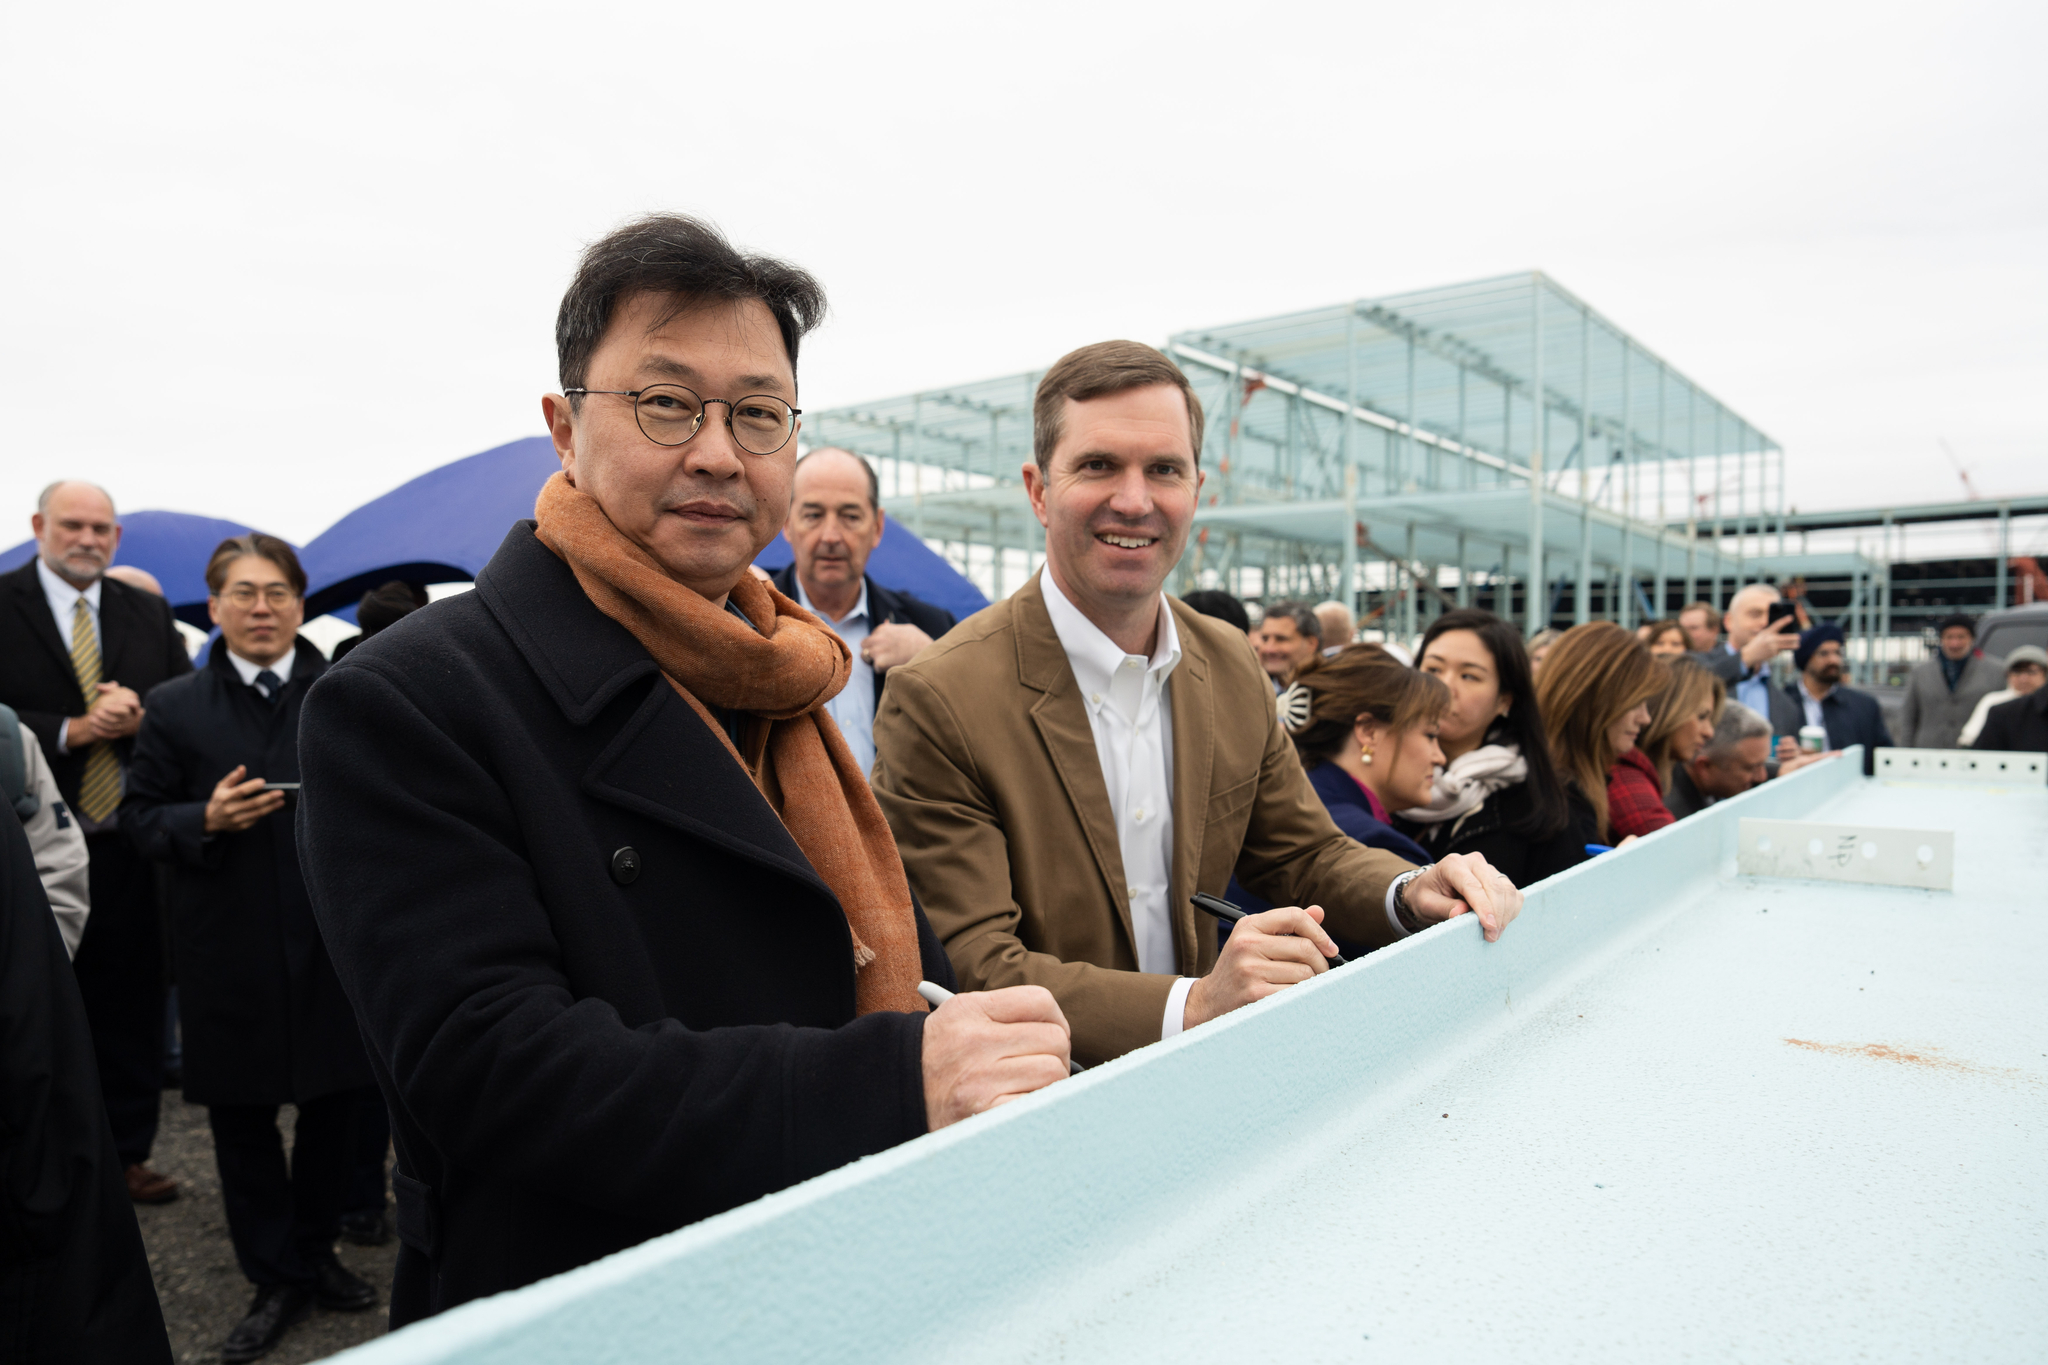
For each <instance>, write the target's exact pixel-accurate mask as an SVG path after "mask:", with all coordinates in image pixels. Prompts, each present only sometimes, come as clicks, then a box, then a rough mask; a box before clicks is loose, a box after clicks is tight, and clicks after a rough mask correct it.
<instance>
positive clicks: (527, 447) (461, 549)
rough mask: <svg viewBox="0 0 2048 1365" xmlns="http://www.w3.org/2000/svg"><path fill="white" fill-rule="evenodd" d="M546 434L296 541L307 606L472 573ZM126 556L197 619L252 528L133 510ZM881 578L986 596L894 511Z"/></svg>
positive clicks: (781, 545) (774, 553)
mask: <svg viewBox="0 0 2048 1365" xmlns="http://www.w3.org/2000/svg"><path fill="white" fill-rule="evenodd" d="M559 467H560V466H559V463H558V462H557V460H556V459H555V448H554V445H553V443H552V442H551V441H549V440H548V438H547V437H545V436H532V437H528V438H527V439H526V440H523V441H513V442H511V443H509V444H507V445H502V446H498V447H496V448H495V449H492V450H486V451H484V452H483V453H482V454H480V455H471V456H469V457H467V458H466V459H461V460H456V461H454V462H453V463H451V464H445V465H442V466H441V467H440V468H439V469H436V470H433V471H431V472H429V473H426V474H422V475H420V476H419V477H418V478H417V479H414V480H412V481H411V482H409V483H404V484H401V485H399V486H398V487H397V488H394V489H392V490H391V491H390V492H389V493H386V494H384V496H382V497H380V498H376V499H374V500H372V501H370V502H367V503H364V504H363V505H362V506H361V507H358V508H357V509H356V510H355V511H353V512H350V513H349V514H348V515H347V516H345V517H343V518H342V519H341V520H340V521H337V522H335V523H334V525H332V526H330V527H328V528H327V529H326V530H325V531H323V532H321V533H320V534H319V535H318V536H316V537H314V539H313V540H312V541H311V542H310V543H309V544H307V545H306V547H305V548H304V549H302V550H300V551H299V562H300V563H301V564H303V565H304V566H305V569H306V583H307V595H306V615H307V616H308V617H313V616H318V615H320V614H322V613H323V612H332V613H334V614H335V615H336V616H339V617H342V618H343V619H345V620H349V621H353V620H355V611H356V603H357V602H358V601H360V600H361V598H362V595H363V594H364V593H366V592H368V591H369V590H370V589H371V588H374V587H376V586H377V585H378V584H380V583H385V582H388V581H390V580H391V579H394V578H397V579H402V580H404V581H405V582H408V583H416V584H426V583H459V582H467V581H468V580H470V579H472V578H475V577H476V575H477V571H478V570H479V569H481V568H483V566H484V565H485V564H487V563H489V562H490V558H491V555H492V553H493V552H495V551H496V550H497V548H498V544H499V542H501V541H503V540H504V539H505V532H506V531H507V530H509V529H511V526H512V524H513V523H514V522H516V521H521V520H524V519H525V518H527V517H530V516H532V515H533V500H534V499H535V498H536V497H537V496H539V494H540V486H541V485H542V484H544V483H546V482H547V479H548V475H550V474H552V473H554V472H555V470H556V469H557V468H559ZM121 521H122V527H123V530H122V535H121V550H120V553H119V554H118V555H117V556H115V558H116V561H117V562H119V563H122V564H134V565H136V566H138V567H140V568H144V569H147V570H149V571H150V572H151V573H153V574H155V575H156V576H157V578H158V579H159V580H160V581H161V582H162V583H163V585H164V592H165V594H166V596H168V597H169V598H170V602H171V606H172V609H173V610H175V611H177V613H178V615H179V616H180V617H182V618H184V619H185V620H187V621H190V622H191V623H192V624H193V625H196V626H199V627H201V628H204V627H205V626H206V625H207V624H208V622H207V619H206V580H205V572H206V561H207V558H208V556H210V555H211V554H212V553H213V549H214V547H215V546H216V545H218V544H220V543H221V541H223V540H225V539H227V538H228V537H229V536H238V535H242V534H245V533H246V532H247V531H248V529H249V528H248V527H246V526H243V525H240V524H239V523H236V522H231V521H217V520H215V519H213V518H211V517H198V516H192V515H189V514H187V513H184V512H131V513H129V514H127V515H126V516H124V517H123V518H122V519H121ZM34 553H35V542H34V541H26V542H24V543H23V544H20V545H16V546H15V547H13V548H12V549H10V550H8V551H6V552H5V553H4V554H0V570H5V569H11V568H13V567H14V566H16V565H18V564H24V563H27V562H28V559H29V557H30V556H31V555H33V554H34ZM790 553H791V552H790V548H789V542H788V541H786V540H784V539H783V538H782V537H781V536H777V537H776V538H775V540H774V542H773V543H772V544H770V545H769V546H768V548H767V549H765V550H763V551H762V552H761V554H760V556H759V557H758V558H757V559H756V561H755V562H756V563H758V564H760V565H761V567H762V568H764V569H779V568H781V567H782V566H783V565H785V564H787V563H789V561H790ZM868 572H869V574H871V575H873V577H874V579H875V581H876V582H878V583H880V584H882V585H883V586H884V587H889V588H894V589H896V590H897V591H899V592H907V593H910V594H912V595H913V596H916V597H921V598H923V599H924V600H925V601H927V602H930V603H932V604H934V605H935V606H940V607H944V608H945V609H946V610H948V611H950V612H952V613H953V614H954V615H955V616H958V617H961V618H963V619H964V618H966V617H968V616H971V615H973V614H974V613H975V612H977V611H980V610H981V609H982V608H983V607H985V606H987V605H988V599H987V598H986V597H983V596H982V595H981V592H980V591H979V590H978V589H977V588H976V587H975V586H974V584H972V583H970V582H969V581H968V580H967V579H965V578H963V577H961V576H960V574H958V573H957V572H955V571H954V569H953V566H952V565H950V564H948V563H947V562H946V561H945V560H944V559H943V558H942V557H940V556H939V555H937V554H934V553H933V552H932V551H931V549H930V548H929V547H927V546H926V545H925V543H924V542H923V541H921V540H919V539H918V538H917V537H916V536H914V535H912V534H911V533H910V532H908V531H906V530H905V529H903V528H902V527H901V526H899V525H897V524H896V523H895V522H893V521H891V522H888V523H886V524H885V526H884V529H883V534H882V543H881V544H880V545H878V546H876V547H875V553H874V554H873V556H872V557H870V558H869V560H868Z"/></svg>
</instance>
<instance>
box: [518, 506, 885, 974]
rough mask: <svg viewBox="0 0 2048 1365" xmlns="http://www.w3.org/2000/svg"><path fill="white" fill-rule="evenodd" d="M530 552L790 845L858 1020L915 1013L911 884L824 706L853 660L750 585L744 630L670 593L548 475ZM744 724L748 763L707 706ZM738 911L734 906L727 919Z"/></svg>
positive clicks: (743, 581) (746, 581)
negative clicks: (694, 718)
mask: <svg viewBox="0 0 2048 1365" xmlns="http://www.w3.org/2000/svg"><path fill="white" fill-rule="evenodd" d="M534 515H535V517H536V518H537V519H538V521H539V523H540V525H539V528H538V529H539V536H540V541H541V543H542V544H543V545H546V546H547V547H548V548H549V549H550V550H553V551H554V552H555V553H556V554H558V555H560V556H561V557H562V559H563V560H564V561H565V562H566V563H567V564H568V565H569V567H570V569H571V570H573V571H574V572H575V574H576V581H577V582H578V583H580V584H582V585H583V591H584V592H586V593H588V594H589V596H590V600H591V601H592V602H594V603H595V604H596V605H597V609H598V610H599V611H601V612H603V613H604V614H605V615H606V616H609V617H611V618H612V619H613V620H614V621H617V622H618V623H619V624H620V625H622V626H624V627H625V628H626V629H627V630H628V631H631V632H632V635H633V638H634V639H636V640H638V641H639V642H640V643H641V644H642V645H643V646H645V647H646V650H647V652H648V653H649V654H652V655H653V656H654V660H655V662H656V663H657V664H659V665H660V666H661V671H662V674H663V676H664V677H666V678H667V679H668V682H669V685H670V686H671V687H673V688H675V690H676V691H677V693H679V694H680V695H681V696H682V698H683V700H684V701H686V702H688V703H689V704H690V706H691V708H692V709H693V710H695V711H696V712H697V714H698V715H699V716H700V717H702V718H703V721H704V723H705V724H706V725H708V726H709V727H710V728H711V732H712V733H713V734H715V735H717V736H718V738H719V740H720V742H722V743H723V744H724V745H725V746H726V749H727V750H728V751H729V752H730V753H731V754H732V756H733V759H734V761H735V762H738V763H739V764H740V765H741V766H742V767H744V768H747V769H748V770H749V771H750V772H752V773H753V774H754V779H755V782H756V783H757V784H758V785H759V786H760V788H761V792H762V795H763V796H765V797H766V798H767V800H768V804H769V805H770V806H771V807H772V808H773V809H774V811H775V813H776V814H777V815H778V816H780V817H781V819H782V823H783V824H784V825H785V826H787V827H788V829H789V832H790V835H791V836H792V837H793V838H794V839H795V840H796V843H797V847H798V848H800V849H802V850H803V853H804V856H805V857H806V858H808V859H810V862H811V866H812V867H813V868H814V869H816V871H817V873H818V875H819V876H820V877H822V878H824V881H825V885H827V886H829V887H831V888H832V893H833V894H834V895H835V896H837V897H838V898H839V904H840V906H841V908H842V909H843V910H844V911H845V913H846V924H847V928H848V929H849V930H850V931H851V933H852V935H853V960H854V967H855V977H854V985H855V991H856V995H855V999H856V1002H857V1006H858V1009H859V1012H860V1013H862V1014H869V1013H872V1012H873V1011H875V1010H907V1011H912V1012H916V1013H922V1012H923V1011H924V1009H925V1004H924V1002H923V1001H922V1000H921V999H919V998H918V994H917V983H918V980H919V978H920V977H921V976H922V975H923V971H922V965H923V964H922V962H921V960H920V958H919V954H918V944H917V921H916V918H915V917H914V915H913V913H912V911H911V908H910V883H909V882H908V880H906V878H905V877H904V873H903V860H902V858H901V857H900V856H898V854H897V852H896V840H895V839H894V837H893V836H891V834H890V833H889V826H888V823H887V822H886V821H885V820H883V818H882V809H881V807H880V806H878V805H876V804H875V795H874V793H873V792H872V791H870V790H869V789H868V782H867V774H865V773H863V772H862V771H861V770H860V769H859V767H858V766H856V765H855V763H854V761H853V753H852V751H851V750H849V749H848V748H847V747H846V740H845V738H844V737H843V736H841V735H840V733H839V727H838V726H837V725H836V724H834V723H833V721H832V718H831V717H830V716H829V715H827V714H826V713H825V703H826V702H827V701H829V700H831V699H832V698H833V697H834V696H836V695H838V693H839V689H840V688H842V687H844V686H846V680H847V678H848V677H849V676H850V675H851V673H852V671H853V654H852V651H850V650H849V649H848V648H847V647H846V642H845V641H843V640H841V639H840V638H839V637H838V636H837V635H835V634H833V633H832V631H830V630H829V629H827V628H826V627H825V626H824V625H822V624H821V623H820V622H819V621H818V618H817V617H815V616H813V615H811V614H810V613H809V612H807V611H805V610H804V609H803V608H802V607H799V606H798V605H797V604H796V603H794V602H792V601H790V600H789V599H788V598H787V597H784V596H783V595H782V594H781V593H779V592H776V591H775V590H774V589H773V588H771V587H769V586H768V585H767V584H766V583H763V582H762V581H761V580H760V579H758V578H755V577H754V576H753V575H752V574H742V575H741V577H740V581H739V585H738V586H737V587H735V588H734V589H733V590H732V599H733V603H734V605H736V606H737V607H739V609H740V610H741V611H743V612H745V613H746V614H747V620H748V621H753V622H755V623H756V624H758V625H760V626H761V627H762V629H760V630H753V629H750V628H749V627H748V626H747V624H746V622H745V621H740V620H737V619H735V618H734V617H733V615H732V614H731V613H730V612H727V611H725V610H723V609H721V608H720V607H718V606H716V605H714V604H713V603H712V602H711V601H710V600H709V599H707V598H705V597H703V596H702V595H700V594H698V593H696V592H693V591H691V590H690V589H689V588H686V587H684V586H683V585H682V584H680V583H677V582H676V581H675V580H674V579H672V578H670V577H669V576H668V575H667V573H665V572H664V571H663V570H662V568H661V566H660V565H659V564H657V563H656V562H655V560H654V558H653V556H651V555H649V554H648V553H647V552H646V551H645V550H643V549H641V548H640V547H639V546H638V545H636V544H634V543H633V542H632V541H631V540H628V539H627V538H626V537H625V536H624V535H623V534H621V533H620V531H619V529H618V528H617V527H616V526H614V525H612V522H611V519H610V518H609V517H607V516H606V515H605V514H604V509H603V508H601V507H599V506H598V504H597V500H596V499H594V498H592V497H591V496H590V495H589V494H587V493H585V492H583V491H582V490H580V489H578V488H576V487H575V486H574V485H572V484H571V483H570V482H569V481H568V480H567V479H566V478H564V477H563V476H562V475H561V474H559V473H558V474H556V475H554V476H553V477H552V478H550V479H549V480H548V481H547V483H546V485H545V486H543V487H542V489H541V491H540V500H539V502H538V503H536V504H535V506H534ZM713 706H716V707H719V708H721V709H724V710H728V711H740V712H744V713H746V714H747V715H748V716H749V717H750V718H751V724H750V727H749V731H748V734H747V739H748V741H749V742H748V745H747V747H748V748H749V749H750V750H752V751H753V761H752V762H751V763H750V762H749V761H748V760H747V759H746V758H745V757H743V756H742V755H741V754H740V752H739V751H738V750H737V749H735V748H734V747H733V744H732V740H731V739H730V738H729V737H728V736H727V734H726V731H725V727H724V726H723V725H721V724H720V723H719V721H718V718H717V717H716V716H714V715H713V714H712V713H711V710H710V707H713ZM736 909H737V907H736Z"/></svg>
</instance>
